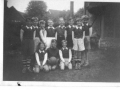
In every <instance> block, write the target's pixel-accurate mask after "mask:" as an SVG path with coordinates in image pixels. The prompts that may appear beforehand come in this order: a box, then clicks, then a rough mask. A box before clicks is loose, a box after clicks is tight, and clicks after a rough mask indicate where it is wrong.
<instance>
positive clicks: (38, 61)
mask: <svg viewBox="0 0 120 90" xmlns="http://www.w3.org/2000/svg"><path fill="white" fill-rule="evenodd" d="M35 58H36V61H37V64H38V65H39V66H41V64H40V60H39V55H38V53H35Z"/></svg>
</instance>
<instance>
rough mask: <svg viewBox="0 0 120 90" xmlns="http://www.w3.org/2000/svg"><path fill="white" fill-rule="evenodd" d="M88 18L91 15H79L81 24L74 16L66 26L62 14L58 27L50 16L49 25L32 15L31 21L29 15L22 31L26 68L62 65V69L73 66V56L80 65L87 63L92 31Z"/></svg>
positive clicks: (76, 65) (46, 68)
mask: <svg viewBox="0 0 120 90" xmlns="http://www.w3.org/2000/svg"><path fill="white" fill-rule="evenodd" d="M88 19H89V18H88V16H86V15H84V16H83V17H82V19H80V18H79V19H77V20H76V23H77V25H74V20H73V19H72V18H70V20H69V25H68V26H67V27H65V25H64V24H65V22H64V19H63V18H60V19H59V26H58V27H56V28H54V27H53V24H54V23H53V21H52V20H48V27H47V28H45V21H43V20H40V22H39V23H38V20H37V18H32V20H33V23H31V21H30V19H27V20H26V25H25V26H23V27H22V29H21V32H20V39H21V42H22V52H23V60H22V61H23V66H24V67H23V72H26V70H29V71H32V70H33V71H34V72H39V71H40V70H45V71H49V70H51V69H55V68H56V67H57V66H60V69H61V70H64V69H65V67H66V66H67V67H68V69H72V63H71V60H73V61H75V68H76V69H80V68H81V66H87V65H88V55H87V54H88V50H89V49H90V36H91V34H92V29H91V26H90V25H89V24H88ZM84 56H85V59H84ZM33 57H35V58H33ZM34 61H35V62H34Z"/></svg>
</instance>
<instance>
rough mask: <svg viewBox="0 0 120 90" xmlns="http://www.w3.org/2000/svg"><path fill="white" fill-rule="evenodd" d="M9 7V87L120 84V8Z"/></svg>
mask: <svg viewBox="0 0 120 90" xmlns="http://www.w3.org/2000/svg"><path fill="white" fill-rule="evenodd" d="M3 3H4V5H3V6H4V7H3V80H2V81H3V82H4V81H16V82H18V83H16V85H21V84H20V83H19V82H24V81H27V82H33V81H35V83H36V82H38V81H39V82H49V83H51V82H102V83H111V82H112V83H119V82H120V2H104V1H103V2H102V1H99V2H97V1H85V0H4V1H3ZM33 83H34V82H33Z"/></svg>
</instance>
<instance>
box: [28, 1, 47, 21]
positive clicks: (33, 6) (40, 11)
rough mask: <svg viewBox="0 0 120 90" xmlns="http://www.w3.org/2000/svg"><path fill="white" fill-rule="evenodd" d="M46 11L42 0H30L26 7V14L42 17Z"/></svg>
mask: <svg viewBox="0 0 120 90" xmlns="http://www.w3.org/2000/svg"><path fill="white" fill-rule="evenodd" d="M46 11H47V5H46V3H45V2H44V1H30V2H29V4H28V7H27V9H26V13H27V16H29V17H38V18H39V19H41V18H43V17H44V16H45V14H46Z"/></svg>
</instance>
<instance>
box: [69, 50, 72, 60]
mask: <svg viewBox="0 0 120 90" xmlns="http://www.w3.org/2000/svg"><path fill="white" fill-rule="evenodd" d="M71 60H72V51H71V49H69V62H71Z"/></svg>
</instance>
